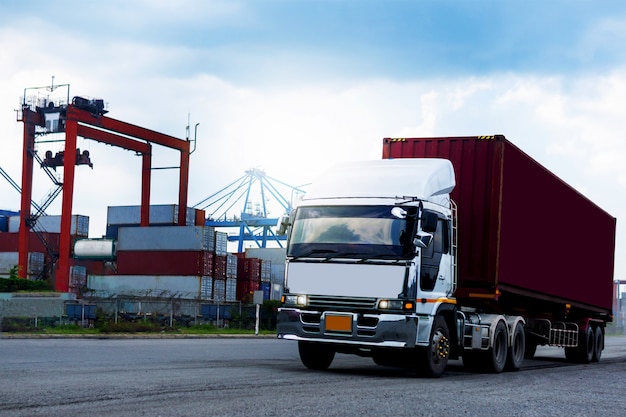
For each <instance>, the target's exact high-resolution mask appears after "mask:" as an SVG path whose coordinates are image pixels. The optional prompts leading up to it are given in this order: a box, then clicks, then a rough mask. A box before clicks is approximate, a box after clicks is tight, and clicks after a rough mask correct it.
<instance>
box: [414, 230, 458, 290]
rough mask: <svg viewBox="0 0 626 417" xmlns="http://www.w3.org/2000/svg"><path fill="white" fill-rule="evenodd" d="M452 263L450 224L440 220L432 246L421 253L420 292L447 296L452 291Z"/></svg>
mask: <svg viewBox="0 0 626 417" xmlns="http://www.w3.org/2000/svg"><path fill="white" fill-rule="evenodd" d="M450 262H451V259H450V232H449V227H448V222H447V221H446V220H444V219H441V218H440V219H438V220H437V230H435V232H434V233H433V240H432V242H431V244H430V245H429V246H428V247H427V248H424V249H422V251H421V264H420V291H421V292H422V291H423V292H435V293H442V295H447V293H448V292H449V291H450V279H447V278H448V272H447V271H448V270H449V269H450ZM431 296H432V295H431Z"/></svg>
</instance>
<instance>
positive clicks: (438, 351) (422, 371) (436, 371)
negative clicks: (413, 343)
mask: <svg viewBox="0 0 626 417" xmlns="http://www.w3.org/2000/svg"><path fill="white" fill-rule="evenodd" d="M418 349H419V350H418V363H417V369H416V370H417V373H418V374H419V375H421V376H426V377H430V378H439V377H440V376H441V375H442V374H443V371H444V370H445V369H446V366H447V365H448V359H449V358H450V330H449V329H448V324H447V323H446V321H445V319H444V318H443V317H442V316H436V317H435V321H434V323H433V328H432V330H431V333H430V343H429V344H428V346H427V347H426V348H418Z"/></svg>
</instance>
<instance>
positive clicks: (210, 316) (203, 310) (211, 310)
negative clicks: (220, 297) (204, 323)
mask: <svg viewBox="0 0 626 417" xmlns="http://www.w3.org/2000/svg"><path fill="white" fill-rule="evenodd" d="M217 307H218V305H217V304H202V305H201V306H200V314H201V315H202V317H203V318H204V319H205V320H217ZM231 308H232V306H230V305H220V306H219V312H220V317H219V319H220V320H222V319H224V320H230V319H231V318H232V315H231V314H230V309H231Z"/></svg>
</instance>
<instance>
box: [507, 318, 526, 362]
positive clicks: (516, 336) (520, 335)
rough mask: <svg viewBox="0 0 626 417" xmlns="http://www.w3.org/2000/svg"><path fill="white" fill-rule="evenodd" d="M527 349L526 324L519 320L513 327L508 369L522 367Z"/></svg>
mask: <svg viewBox="0 0 626 417" xmlns="http://www.w3.org/2000/svg"><path fill="white" fill-rule="evenodd" d="M525 351H526V333H525V331H524V325H522V323H521V322H517V324H516V325H515V328H514V329H513V334H512V338H511V346H509V351H508V355H507V361H506V369H507V370H509V371H518V370H519V369H520V368H521V367H522V362H523V361H524V354H525Z"/></svg>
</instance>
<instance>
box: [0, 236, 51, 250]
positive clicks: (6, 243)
mask: <svg viewBox="0 0 626 417" xmlns="http://www.w3.org/2000/svg"><path fill="white" fill-rule="evenodd" d="M60 236H61V235H60V234H59V233H48V232H42V233H40V237H41V239H43V240H44V241H45V242H46V244H47V245H48V246H49V247H50V248H53V249H54V250H57V251H58V250H59V241H60V240H59V239H60ZM40 237H38V236H37V235H35V233H34V232H31V233H30V235H29V237H28V251H29V252H42V253H46V247H45V246H44V244H43V243H42V241H41V239H40ZM18 242H19V233H10V232H0V252H16V251H17V250H18Z"/></svg>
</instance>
